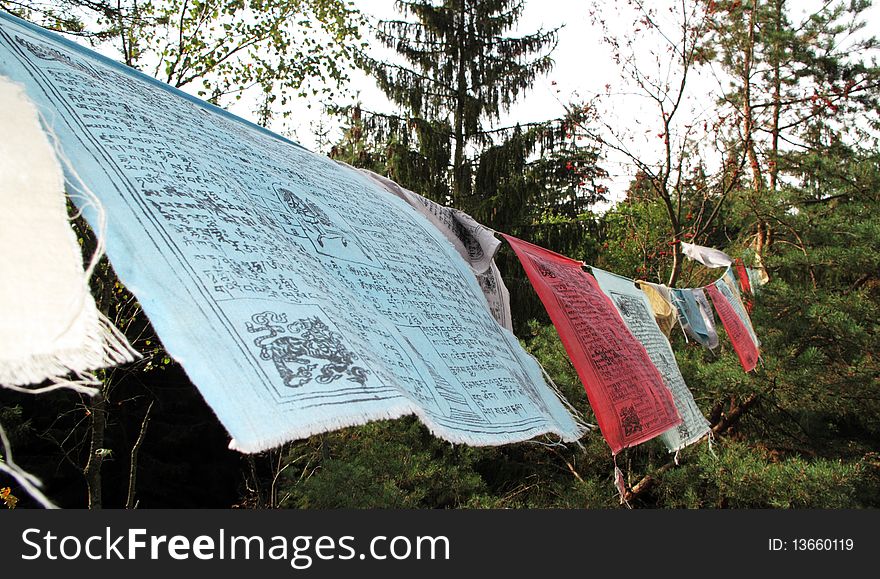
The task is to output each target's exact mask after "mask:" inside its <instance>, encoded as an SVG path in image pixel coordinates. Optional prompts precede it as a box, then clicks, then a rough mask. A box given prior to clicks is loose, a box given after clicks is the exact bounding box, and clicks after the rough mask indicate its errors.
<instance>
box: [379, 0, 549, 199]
mask: <svg viewBox="0 0 880 579" xmlns="http://www.w3.org/2000/svg"><path fill="white" fill-rule="evenodd" d="M523 5H524V2H523V1H522V0H494V1H492V2H480V1H477V0H442V1H439V2H438V1H430V0H399V1H398V2H396V6H397V8H398V10H400V11H401V13H402V14H403V16H404V17H406V16H413V17H415V21H408V20H393V21H385V22H381V23H380V25H379V29H378V31H377V37H378V38H379V40H380V41H381V42H382V43H383V44H385V45H386V46H388V47H389V48H392V49H394V50H395V51H396V52H397V53H398V54H399V55H400V56H402V57H403V59H405V61H406V62H407V63H408V64H409V66H411V67H412V68H408V67H405V66H403V65H398V64H393V63H380V62H376V61H374V60H370V61H368V62H367V64H368V69H369V70H370V72H371V73H372V74H373V76H374V77H375V79H376V82H377V83H378V85H379V87H380V88H381V89H382V90H383V92H385V94H386V95H387V96H388V98H390V99H391V100H392V101H393V102H394V103H396V104H397V105H399V106H401V107H403V108H404V110H406V111H407V112H408V113H409V114H410V115H411V116H412V117H414V118H416V119H424V120H426V121H434V122H436V121H441V120H442V121H445V122H446V123H448V124H449V129H448V130H449V135H448V137H446V138H447V139H449V138H451V140H452V162H451V168H452V171H451V178H452V184H451V199H450V201H451V203H452V204H453V205H455V206H457V207H462V206H463V204H464V200H465V198H467V197H468V196H470V195H471V193H472V189H471V175H472V172H473V167H472V163H471V162H470V160H469V159H468V152H467V149H468V147H469V146H472V145H476V146H477V147H483V146H485V145H486V144H488V143H490V142H491V137H490V135H489V134H488V133H487V132H486V130H485V129H486V124H487V123H491V122H492V121H493V120H495V121H497V120H498V119H499V118H500V115H501V113H502V112H504V111H506V110H507V109H508V108H509V107H510V105H511V104H513V103H514V102H515V101H516V99H517V97H518V96H519V95H520V94H522V92H523V91H524V90H526V89H528V88H529V87H530V86H531V85H532V83H533V82H534V80H535V78H536V77H537V76H538V75H539V74H541V73H544V72H547V71H548V70H550V68H551V66H552V64H553V63H552V60H551V59H550V56H549V53H550V52H551V51H552V49H553V47H554V46H555V44H556V42H557V40H556V32H557V31H556V30H549V31H544V30H538V31H537V32H535V33H533V34H529V35H527V36H522V37H518V38H513V37H506V36H504V35H505V34H506V33H507V32H508V31H509V30H510V29H511V28H512V27H513V26H514V25H515V24H516V22H517V20H518V19H519V17H520V15H521V14H522V10H523ZM437 128H440V129H442V126H441V127H437ZM439 201H446V200H439Z"/></svg>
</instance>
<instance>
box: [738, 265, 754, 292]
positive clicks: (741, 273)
mask: <svg viewBox="0 0 880 579" xmlns="http://www.w3.org/2000/svg"><path fill="white" fill-rule="evenodd" d="M736 277H738V278H739V287H740V288H742V291H743V293H745V294H751V293H752V285H751V283H749V272H748V271H746V264H744V263H743V260H741V259H739V258H737V260H736Z"/></svg>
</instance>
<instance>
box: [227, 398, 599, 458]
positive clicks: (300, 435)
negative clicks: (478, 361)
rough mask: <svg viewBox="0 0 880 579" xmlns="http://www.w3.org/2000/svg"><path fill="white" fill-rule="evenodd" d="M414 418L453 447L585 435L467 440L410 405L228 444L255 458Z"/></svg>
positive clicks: (545, 431) (540, 431)
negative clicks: (335, 433)
mask: <svg viewBox="0 0 880 579" xmlns="http://www.w3.org/2000/svg"><path fill="white" fill-rule="evenodd" d="M410 415H415V416H417V417H418V418H419V420H421V422H422V423H423V424H424V425H425V426H426V427H427V428H428V430H429V431H430V432H431V434H432V435H433V436H436V437H437V438H442V439H443V440H446V441H448V442H451V443H453V444H467V445H470V446H501V445H504V444H513V443H517V442H526V441H527V440H530V439H532V438H534V437H536V436H541V435H545V434H555V435H557V436H559V437H560V438H561V439H562V440H563V441H565V442H576V441H577V440H579V439H580V438H581V437H582V436H583V435H584V434H586V430H584V429H582V428H580V427H578V430H577V432H576V433H575V434H574V436H572V434H571V433H564V432H562V431H560V430H559V429H553V428H544V429H541V428H536V429H535V430H534V431H533V432H527V433H517V435H515V436H510V435H504V434H503V433H498V434H495V435H490V436H492V440H487V438H485V437H479V436H468V435H464V434H462V433H459V432H456V431H454V430H450V429H448V428H444V427H441V426H439V425H437V424H436V423H434V422H433V421H432V420H431V418H430V417H429V416H427V415H426V414H425V413H424V412H423V411H421V409H418V408H415V407H413V405H412V404H411V403H406V404H398V405H394V406H391V407H389V408H387V409H385V410H383V411H377V412H370V413H363V414H357V415H348V416H340V417H338V418H330V419H324V420H316V421H314V422H310V423H308V424H305V425H301V426H298V427H294V428H290V429H288V430H285V431H284V432H282V433H280V434H276V435H274V436H269V437H257V440H250V441H244V440H241V439H237V438H233V439H232V440H231V441H230V442H229V448H230V449H232V450H237V451H238V452H242V453H245V454H254V453H258V452H263V451H266V450H270V449H273V448H277V447H279V446H281V445H282V444H285V443H287V442H292V441H294V440H302V439H304V438H308V437H310V436H314V435H316V434H321V433H324V432H332V431H334V430H339V429H341V428H347V427H349V426H362V425H364V424H367V423H369V422H373V421H376V420H393V419H396V418H402V417H404V416H410Z"/></svg>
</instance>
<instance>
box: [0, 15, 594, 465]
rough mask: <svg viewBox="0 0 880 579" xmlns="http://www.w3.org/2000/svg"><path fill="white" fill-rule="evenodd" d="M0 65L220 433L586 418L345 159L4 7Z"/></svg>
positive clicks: (458, 433) (280, 434)
mask: <svg viewBox="0 0 880 579" xmlns="http://www.w3.org/2000/svg"><path fill="white" fill-rule="evenodd" d="M0 73H2V74H6V75H8V76H10V77H12V78H13V79H15V80H16V81H17V82H19V83H22V84H23V85H24V87H25V90H26V91H27V93H28V95H29V96H30V97H31V99H32V100H33V101H34V102H35V104H36V105H37V107H38V109H39V110H40V111H41V113H42V115H43V117H44V118H45V119H47V120H48V122H50V123H51V129H52V130H54V132H55V133H56V134H57V135H58V139H59V142H60V146H61V148H62V149H63V151H64V153H65V155H66V156H67V157H68V158H69V159H70V161H71V164H72V167H74V168H75V169H76V171H77V172H78V173H79V175H80V176H81V177H82V179H83V181H84V182H85V183H86V184H87V185H88V186H89V188H90V189H91V190H93V191H94V192H95V193H96V194H97V195H98V196H99V198H100V201H101V203H102V204H103V206H104V209H105V210H106V215H107V230H106V242H107V255H108V257H109V258H110V260H111V262H112V263H113V266H114V268H115V270H116V272H117V274H118V275H119V277H120V279H121V280H122V281H123V282H124V283H125V284H126V285H127V286H128V288H129V289H131V291H132V292H133V293H134V294H135V296H137V298H138V300H139V302H140V304H141V306H142V307H143V309H144V312H145V313H146V314H147V316H148V317H149V318H150V320H151V322H152V323H153V327H154V328H155V330H156V332H157V334H158V335H159V337H160V338H161V340H162V342H163V344H164V346H165V348H166V349H167V351H168V352H169V353H170V354H171V355H172V356H173V357H174V358H175V359H176V360H177V361H178V362H180V364H181V365H182V366H183V368H184V369H185V370H186V372H187V374H188V375H189V377H190V379H191V380H192V381H193V383H194V384H195V385H196V387H197V388H198V389H199V391H200V392H201V393H202V395H203V396H204V397H205V400H206V401H207V403H208V404H209V405H210V406H211V408H212V409H213V410H214V411H215V412H216V414H217V416H218V418H219V419H220V421H221V422H222V423H223V425H224V426H225V427H226V429H227V430H228V431H229V432H230V434H231V435H232V437H233V441H232V446H233V448H236V449H239V450H242V451H245V452H258V451H261V450H264V449H267V448H271V447H273V446H277V445H279V444H281V443H283V442H285V441H287V440H292V439H298V438H303V437H306V436H309V435H311V434H315V433H319V432H324V431H327V430H332V429H336V428H341V427H344V426H350V425H356V424H363V423H365V422H367V421H370V420H375V419H381V418H395V417H399V416H403V415H408V414H413V413H414V414H417V415H418V416H419V417H420V418H421V419H422V421H423V422H424V423H425V424H426V425H427V426H428V428H429V429H430V430H431V431H432V432H433V433H434V434H436V435H437V436H441V437H443V438H445V439H447V440H450V441H452V442H459V443H466V444H478V445H496V444H504V443H508V442H515V441H522V440H526V439H529V438H532V437H534V436H537V435H540V434H545V433H555V434H557V435H559V436H560V437H561V438H562V439H563V440H566V441H573V440H576V439H578V438H579V437H580V436H581V435H582V433H583V432H584V429H583V427H582V425H579V424H578V423H577V422H576V421H575V419H574V418H573V417H572V415H571V414H570V413H569V412H568V411H567V410H566V408H565V406H564V405H563V403H562V401H561V400H560V399H559V398H557V396H556V395H555V393H554V392H553V391H552V390H551V389H550V388H549V387H548V385H547V384H546V383H545V382H544V380H543V377H542V373H541V369H540V367H539V366H538V364H537V362H536V361H535V360H534V359H533V358H531V357H530V356H529V355H528V354H527V353H526V352H525V351H524V350H523V349H522V347H521V346H520V345H519V342H518V341H517V339H516V338H515V337H514V336H513V334H511V333H510V332H508V331H507V330H505V329H503V328H502V327H501V326H500V325H499V324H498V323H497V322H496V321H495V320H494V319H493V318H492V315H491V314H490V312H489V311H488V309H487V307H486V300H485V298H484V297H483V294H482V291H481V290H480V287H479V285H478V284H477V281H476V279H475V278H474V275H473V273H472V270H471V268H470V266H468V264H467V263H465V261H464V260H463V259H462V258H461V256H460V255H459V254H458V252H457V251H456V250H455V248H453V247H452V245H451V244H450V243H449V241H448V240H447V239H446V238H445V237H444V236H443V235H442V234H441V233H440V232H439V231H438V230H437V229H436V228H435V227H434V226H433V225H432V224H431V223H429V222H428V221H427V220H426V219H425V218H424V217H423V216H421V215H419V214H418V213H417V212H415V211H413V210H412V208H411V207H410V206H409V205H407V204H406V203H404V202H403V201H401V200H400V199H397V198H395V197H393V196H391V195H388V193H387V192H386V191H384V190H382V189H380V188H379V186H378V185H376V183H375V182H373V181H372V180H371V179H368V178H367V177H365V176H364V175H363V174H361V173H360V172H358V171H355V170H353V169H349V168H346V167H342V166H340V165H338V164H337V163H334V162H333V161H331V160H330V159H328V158H326V157H323V156H320V155H317V154H314V153H312V152H310V151H307V150H305V149H303V148H302V147H300V146H298V145H297V144H295V143H293V142H291V141H289V140H287V139H284V138H282V137H280V136H278V135H276V134H274V133H271V132H269V131H267V130H265V129H262V128H260V127H257V126H256V125H253V124H250V123H247V122H245V121H242V120H241V119H239V118H237V117H234V116H233V115H231V114H229V113H227V112H225V111H222V110H220V109H218V108H216V107H213V106H210V105H208V104H206V103H204V102H202V101H200V100H198V99H195V98H194V97H191V96H188V95H185V94H184V93H182V92H180V91H178V90H175V89H173V88H170V87H168V86H167V85H165V84H163V83H160V82H158V81H156V80H155V79H152V78H149V77H147V76H145V75H143V74H140V73H138V72H137V71H134V70H132V69H130V68H127V67H125V66H122V65H120V64H118V63H114V62H112V61H110V60H108V59H106V58H103V57H101V56H99V55H97V54H95V53H93V52H91V51H89V50H86V49H84V48H82V47H79V46H77V45H75V44H73V43H71V42H69V41H66V40H64V39H62V38H60V37H58V36H56V35H54V34H51V33H48V32H46V31H45V30H42V29H40V28H38V27H36V26H33V25H29V24H27V23H25V22H23V21H21V20H18V19H16V18H14V17H11V16H9V15H7V14H5V13H0ZM5 138H7V136H6V135H5V134H4V135H0V139H5ZM83 210H84V215H85V216H86V218H87V219H88V220H89V222H90V223H92V224H94V223H96V214H95V211H94V210H93V208H89V207H83Z"/></svg>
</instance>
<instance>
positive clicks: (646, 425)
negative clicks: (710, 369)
mask: <svg viewBox="0 0 880 579" xmlns="http://www.w3.org/2000/svg"><path fill="white" fill-rule="evenodd" d="M503 237H504V238H505V239H506V240H507V241H508V243H510V246H511V247H512V248H513V250H514V252H515V253H516V255H517V257H518V258H519V260H520V263H522V266H523V269H525V271H526V275H527V276H528V278H529V281H530V282H531V283H532V286H533V287H534V288H535V291H536V292H537V294H538V297H539V298H540V299H541V302H542V303H543V304H544V307H545V308H547V313H548V314H549V315H550V320H551V321H552V322H553V325H554V326H556V329H557V331H558V332H559V337H560V338H561V339H562V344H563V345H564V346H565V350H566V351H567V352H568V355H569V357H570V358H571V361H572V364H573V365H574V368H575V370H576V371H577V373H578V376H579V377H580V379H581V382H583V385H584V389H585V390H586V392H587V398H588V399H589V400H590V406H591V407H592V408H593V412H594V413H595V414H596V421H597V422H598V423H599V429H600V430H601V431H602V435H603V436H604V437H605V440H606V441H607V442H608V446H610V447H611V452H612V453H614V454H617V453H618V452H620V451H621V450H622V449H624V448H626V447H630V446H634V445H636V444H639V443H642V442H644V441H646V440H649V439H651V438H654V437H655V436H658V435H660V434H662V433H663V432H666V431H667V430H669V429H670V428H674V427H676V426H678V425H679V424H680V423H681V421H682V420H681V417H680V416H679V415H678V412H677V411H676V409H675V401H674V400H673V398H672V394H671V393H670V391H669V389H668V388H667V387H666V385H665V384H664V382H663V377H662V376H661V375H660V372H658V370H657V368H656V367H655V366H654V364H653V362H652V361H651V358H650V357H649V356H648V353H647V352H646V351H645V348H644V346H642V345H641V344H640V343H639V342H638V340H636V339H635V338H634V337H633V335H632V333H631V332H630V331H629V329H628V328H627V326H626V324H625V323H624V321H623V319H622V318H621V317H620V314H619V313H618V312H617V308H615V306H614V304H613V303H611V300H610V299H609V298H608V296H606V295H605V294H604V293H603V292H602V290H601V289H600V288H599V284H598V283H597V282H596V280H595V279H594V278H593V276H591V275H589V274H588V273H587V272H585V271H583V269H582V265H583V264H582V263H581V262H578V261H574V260H572V259H569V258H567V257H565V256H562V255H559V254H558V253H553V252H552V251H548V250H546V249H543V248H541V247H538V246H536V245H532V244H531V243H527V242H525V241H523V240H521V239H517V238H515V237H512V236H509V235H503ZM633 289H634V290H635V288H633Z"/></svg>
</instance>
